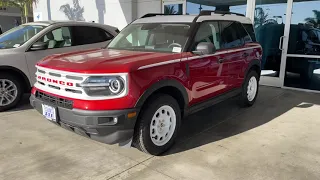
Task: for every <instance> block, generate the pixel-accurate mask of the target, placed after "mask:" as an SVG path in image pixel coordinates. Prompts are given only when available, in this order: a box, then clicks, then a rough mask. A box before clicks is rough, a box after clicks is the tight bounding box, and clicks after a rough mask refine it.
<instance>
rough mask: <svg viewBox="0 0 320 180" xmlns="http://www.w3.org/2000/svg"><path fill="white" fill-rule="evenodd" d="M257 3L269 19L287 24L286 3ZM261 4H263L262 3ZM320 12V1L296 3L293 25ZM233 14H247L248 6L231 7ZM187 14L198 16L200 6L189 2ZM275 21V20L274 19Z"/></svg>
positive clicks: (211, 8)
mask: <svg viewBox="0 0 320 180" xmlns="http://www.w3.org/2000/svg"><path fill="white" fill-rule="evenodd" d="M258 2H261V0H260V1H257V4H256V7H262V8H263V9H264V11H265V12H267V13H268V14H269V18H273V17H274V16H281V17H282V18H283V21H284V22H285V18H286V15H285V14H286V9H287V4H286V3H280V4H267V5H259V3H258ZM260 4H261V3H260ZM202 9H203V10H214V9H215V7H212V6H202ZM314 9H315V10H319V11H320V0H318V1H306V2H294V4H293V10H292V11H293V14H292V21H291V24H298V23H305V21H304V19H305V18H307V17H314V14H313V12H312V10H314ZM230 10H231V11H232V12H237V13H241V14H245V12H246V5H241V6H232V7H230ZM187 13H189V14H198V13H199V4H193V3H190V2H187ZM274 19H275V18H274ZM281 22H282V20H281V18H278V23H281Z"/></svg>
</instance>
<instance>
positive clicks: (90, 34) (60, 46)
mask: <svg viewBox="0 0 320 180" xmlns="http://www.w3.org/2000/svg"><path fill="white" fill-rule="evenodd" d="M112 38H113V36H112V35H111V34H110V33H109V32H107V31H105V30H104V29H101V28H98V27H91V26H63V27H57V28H54V29H52V30H50V31H49V32H47V33H46V34H45V35H43V36H42V37H41V38H40V39H38V40H37V41H36V42H39V41H40V42H46V43H47V44H48V49H45V50H38V51H30V50H27V52H26V54H25V55H26V60H27V63H28V69H29V73H30V77H35V75H34V73H35V71H36V68H35V64H36V63H37V62H38V61H40V60H41V59H43V58H44V57H46V56H49V55H52V54H61V53H67V52H73V51H80V50H86V49H96V48H101V47H103V46H105V45H106V43H107V42H108V41H109V40H111V39H112ZM31 81H32V83H35V78H33V79H31Z"/></svg>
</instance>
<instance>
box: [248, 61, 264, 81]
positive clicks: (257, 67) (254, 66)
mask: <svg viewBox="0 0 320 180" xmlns="http://www.w3.org/2000/svg"><path fill="white" fill-rule="evenodd" d="M252 70H254V71H256V72H257V73H258V75H259V80H260V76H261V61H260V60H258V59H254V60H252V61H251V62H250V63H249V64H248V67H247V69H246V72H245V78H246V77H247V75H248V74H249V72H250V71H252Z"/></svg>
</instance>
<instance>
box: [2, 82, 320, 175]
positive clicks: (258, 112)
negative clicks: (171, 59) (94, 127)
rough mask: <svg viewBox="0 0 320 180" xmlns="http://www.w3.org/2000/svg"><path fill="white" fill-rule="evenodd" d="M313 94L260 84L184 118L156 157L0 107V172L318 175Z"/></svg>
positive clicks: (317, 108)
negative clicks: (240, 97)
mask: <svg viewBox="0 0 320 180" xmlns="http://www.w3.org/2000/svg"><path fill="white" fill-rule="evenodd" d="M319 113H320V96H319V94H313V93H306V92H296V91H290V90H283V89H277V88H269V87H261V89H260V92H259V97H258V99H257V102H256V104H255V105H254V106H253V107H251V108H239V107H238V106H237V101H236V99H231V100H228V101H225V102H222V103H220V104H218V105H215V106H212V107H211V108H208V109H205V110H203V111H201V112H199V113H197V114H194V115H192V116H190V117H188V118H186V119H185V120H184V122H183V125H182V129H181V131H180V134H179V137H178V139H177V142H176V144H175V145H174V146H173V147H172V149H171V150H170V151H168V152H166V153H165V154H163V155H162V156H160V157H154V156H150V155H146V154H144V153H141V152H139V151H138V150H136V149H134V148H120V147H118V146H116V145H113V146H110V145H106V144H102V143H99V142H95V141H93V140H90V139H87V138H85V137H82V136H79V135H77V134H74V133H72V132H69V131H67V130H65V129H63V128H60V127H58V126H56V125H54V124H53V123H50V122H48V121H47V120H45V119H44V118H43V117H42V116H41V115H40V114H39V113H37V112H36V111H35V110H33V109H31V107H30V106H29V105H28V104H27V99H26V102H25V103H24V104H22V105H21V106H20V107H19V108H18V109H16V110H13V111H9V112H2V113H0V179H3V180H12V179H23V180H46V179H50V180H51V179H57V180H71V179H98V180H100V179H101V180H107V179H139V180H141V179H148V180H150V179H160V180H167V179H169V180H170V179H196V180H199V179H201V180H204V179H208V180H209V179H210V180H213V179H219V180H224V179H226V180H230V179H255V180H259V179H308V180H312V179H319V177H320V138H319V137H320V131H319V129H320V118H319V117H320V116H319Z"/></svg>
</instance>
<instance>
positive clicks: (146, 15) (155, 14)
mask: <svg viewBox="0 0 320 180" xmlns="http://www.w3.org/2000/svg"><path fill="white" fill-rule="evenodd" d="M172 15H181V14H163V13H148V14H145V15H143V16H142V17H141V18H147V17H154V16H172Z"/></svg>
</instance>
